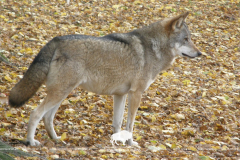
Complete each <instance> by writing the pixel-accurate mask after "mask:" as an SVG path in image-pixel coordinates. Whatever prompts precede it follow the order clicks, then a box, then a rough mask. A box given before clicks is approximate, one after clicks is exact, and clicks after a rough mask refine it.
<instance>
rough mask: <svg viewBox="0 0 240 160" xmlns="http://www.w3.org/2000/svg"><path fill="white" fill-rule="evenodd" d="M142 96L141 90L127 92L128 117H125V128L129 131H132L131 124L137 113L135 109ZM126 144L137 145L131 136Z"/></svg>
mask: <svg viewBox="0 0 240 160" xmlns="http://www.w3.org/2000/svg"><path fill="white" fill-rule="evenodd" d="M141 97H142V92H140V91H137V92H129V93H128V99H129V101H128V119H127V126H126V130H127V131H129V132H131V133H132V132H133V125H134V121H135V117H136V113H137V109H138V107H139V105H140V101H141ZM127 143H128V145H130V146H131V145H138V143H137V142H135V141H133V137H132V138H131V139H129V140H128V142H127Z"/></svg>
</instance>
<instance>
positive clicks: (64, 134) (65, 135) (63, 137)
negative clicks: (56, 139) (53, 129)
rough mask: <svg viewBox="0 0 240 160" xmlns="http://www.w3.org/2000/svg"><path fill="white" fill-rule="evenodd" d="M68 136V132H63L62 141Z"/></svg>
mask: <svg viewBox="0 0 240 160" xmlns="http://www.w3.org/2000/svg"><path fill="white" fill-rule="evenodd" d="M66 138H67V133H66V132H64V133H63V134H62V136H61V139H60V140H61V141H63V140H64V139H66Z"/></svg>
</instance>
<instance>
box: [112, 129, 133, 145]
mask: <svg viewBox="0 0 240 160" xmlns="http://www.w3.org/2000/svg"><path fill="white" fill-rule="evenodd" d="M131 138H132V133H131V132H128V131H126V130H123V131H120V132H118V133H114V134H113V135H112V136H111V140H110V142H111V143H112V145H114V142H115V143H116V144H117V145H118V143H117V141H122V143H123V145H125V142H126V141H127V140H128V139H131Z"/></svg>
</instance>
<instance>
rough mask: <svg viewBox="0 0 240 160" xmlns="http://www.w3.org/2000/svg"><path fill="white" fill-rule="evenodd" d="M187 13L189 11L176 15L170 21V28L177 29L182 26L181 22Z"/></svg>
mask: <svg viewBox="0 0 240 160" xmlns="http://www.w3.org/2000/svg"><path fill="white" fill-rule="evenodd" d="M188 14H189V12H186V13H183V14H181V15H179V16H177V17H174V18H173V19H172V20H171V22H170V24H171V26H170V27H171V29H172V30H173V31H178V30H179V29H180V28H181V27H182V25H183V23H184V22H185V19H186V18H187V16H188Z"/></svg>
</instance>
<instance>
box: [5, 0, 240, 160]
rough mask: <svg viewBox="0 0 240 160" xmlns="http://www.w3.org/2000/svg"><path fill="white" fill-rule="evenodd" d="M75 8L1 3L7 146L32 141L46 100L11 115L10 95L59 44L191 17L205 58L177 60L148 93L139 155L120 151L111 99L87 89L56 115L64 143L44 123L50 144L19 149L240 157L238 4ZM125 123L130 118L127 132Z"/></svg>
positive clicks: (151, 1) (185, 0)
mask: <svg viewBox="0 0 240 160" xmlns="http://www.w3.org/2000/svg"><path fill="white" fill-rule="evenodd" d="M68 2H69V4H67V3H66V1H64V0H58V1H56V0H52V1H42V0H39V1H30V0H23V1H14V0H1V1H0V4H1V5H0V6H1V7H0V36H1V38H0V51H1V63H0V93H1V96H0V114H1V118H0V119H1V125H0V138H1V140H2V141H4V142H8V143H11V142H12V141H13V139H25V138H26V128H27V122H28V120H29V115H30V112H31V111H32V109H33V108H35V107H36V106H37V105H38V104H39V103H40V102H41V101H42V99H43V98H44V97H45V96H46V92H45V87H44V86H43V87H41V88H40V90H39V91H38V92H37V94H36V95H35V96H34V97H33V98H32V99H31V100H30V101H29V102H28V103H27V104H26V105H25V106H24V107H21V108H19V109H11V108H9V107H8V105H7V104H6V96H8V95H9V91H10V89H11V88H12V87H13V86H14V85H15V83H16V82H18V81H19V80H20V78H21V77H22V75H23V74H24V73H25V71H26V69H27V68H28V67H29V65H30V63H31V62H32V60H33V58H34V56H35V55H36V54H37V53H38V52H39V50H40V49H41V48H42V46H44V45H45V44H46V43H47V42H48V41H49V40H51V39H52V38H53V37H55V36H60V35H67V34H86V35H93V36H103V35H106V34H109V33H113V32H129V31H130V30H133V29H135V28H139V27H141V26H144V25H148V24H150V23H153V22H155V21H157V20H159V19H161V18H165V17H171V16H174V15H178V14H180V13H183V12H185V11H189V12H190V13H191V14H190V15H189V17H188V20H187V23H188V25H189V28H190V30H191V31H192V39H193V41H194V43H195V44H196V45H197V46H198V47H199V49H200V50H201V51H202V52H203V56H202V57H200V58H197V59H187V58H180V57H179V58H177V59H176V61H175V63H174V64H173V66H172V67H171V68H170V69H168V70H167V71H164V72H162V73H161V74H159V76H158V77H157V79H156V81H155V82H154V83H153V84H152V85H151V86H150V87H149V89H148V90H147V91H146V92H145V93H144V94H143V98H142V102H141V106H140V108H139V110H138V113H137V117H136V122H135V127H134V133H133V136H134V139H135V140H136V141H137V142H138V144H139V147H128V146H123V145H119V146H117V147H113V146H112V144H111V142H110V137H111V135H112V134H113V133H112V127H111V124H112V111H113V110H112V103H113V99H112V97H111V96H104V95H96V94H94V93H90V92H88V91H84V90H81V89H80V88H77V89H75V90H74V91H73V92H72V93H71V94H70V95H69V96H68V97H67V98H66V99H65V100H64V102H63V104H62V106H61V107H60V109H59V110H58V112H57V114H56V116H55V119H54V124H55V129H56V132H57V134H58V135H59V136H60V137H61V139H60V140H58V141H53V140H51V139H49V138H48V136H47V133H46V131H45V128H44V125H43V122H40V123H39V126H38V129H37V131H36V136H35V138H36V139H37V140H39V141H40V142H41V143H42V146H41V147H27V146H23V145H22V144H15V145H13V146H14V147H15V148H20V149H21V150H23V151H27V152H31V153H34V154H39V155H41V156H45V157H47V158H48V159H56V158H66V159H94V158H95V159H118V158H119V159H140V158H141V159H160V158H169V159H171V158H185V159H193V158H197V159H220V158H222V159H238V158H239V157H240V140H239V137H240V95H239V89H240V80H239V78H240V60H239V57H240V43H239V37H240V17H239V15H240V1H239V0H231V1H224V0H223V1H213V0H210V1H189V0H181V1H173V0H169V1H167V2H165V1H164V2H163V1H156V0H147V1H143V0H136V1H135V0H119V1H116V0H112V1H107V0H103V1H96V0H93V1H87V0H82V1H78V0H77V1H68ZM8 62H10V63H11V64H14V65H9V64H8ZM126 116H127V112H126V111H125V114H124V117H125V118H124V121H123V129H124V126H125V124H126ZM15 159H23V158H21V157H15ZM36 159H37V158H36Z"/></svg>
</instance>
